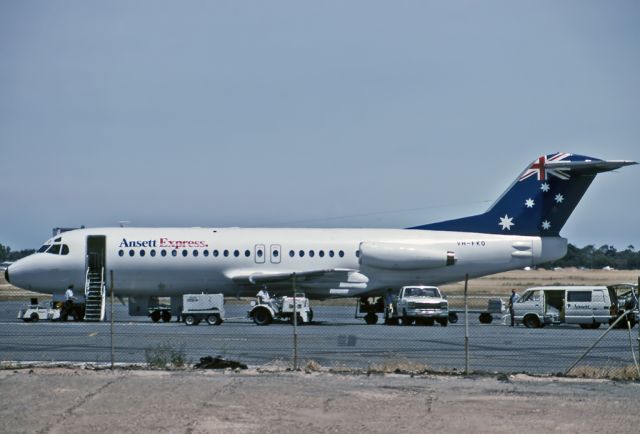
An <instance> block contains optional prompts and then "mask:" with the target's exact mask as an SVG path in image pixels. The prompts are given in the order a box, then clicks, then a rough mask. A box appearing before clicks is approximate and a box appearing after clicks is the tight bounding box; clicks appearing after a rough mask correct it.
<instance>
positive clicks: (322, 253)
mask: <svg viewBox="0 0 640 434" xmlns="http://www.w3.org/2000/svg"><path fill="white" fill-rule="evenodd" d="M318 256H320V257H321V258H324V250H320V251H319V252H318Z"/></svg>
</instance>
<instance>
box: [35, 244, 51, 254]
mask: <svg viewBox="0 0 640 434" xmlns="http://www.w3.org/2000/svg"><path fill="white" fill-rule="evenodd" d="M48 248H49V244H45V245H44V246H42V247H40V248H39V249H38V253H43V252H45V251H46V250H47V249H48Z"/></svg>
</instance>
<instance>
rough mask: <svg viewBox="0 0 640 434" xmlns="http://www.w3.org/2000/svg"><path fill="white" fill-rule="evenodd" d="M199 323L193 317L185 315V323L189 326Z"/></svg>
mask: <svg viewBox="0 0 640 434" xmlns="http://www.w3.org/2000/svg"><path fill="white" fill-rule="evenodd" d="M198 322H199V321H196V317H195V316H193V315H185V316H184V323H185V324H186V325H188V326H192V325H198Z"/></svg>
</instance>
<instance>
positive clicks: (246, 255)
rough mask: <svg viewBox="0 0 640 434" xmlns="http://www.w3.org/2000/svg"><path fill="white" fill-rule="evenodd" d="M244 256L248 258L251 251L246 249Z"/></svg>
mask: <svg viewBox="0 0 640 434" xmlns="http://www.w3.org/2000/svg"><path fill="white" fill-rule="evenodd" d="M244 256H245V257H247V258H248V257H249V256H251V252H250V251H249V250H245V251H244Z"/></svg>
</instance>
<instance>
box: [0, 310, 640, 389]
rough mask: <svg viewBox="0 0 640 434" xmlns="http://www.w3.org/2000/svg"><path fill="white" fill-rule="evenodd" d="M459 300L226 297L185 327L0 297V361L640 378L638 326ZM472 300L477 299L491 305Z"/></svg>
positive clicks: (116, 312) (122, 314)
mask: <svg viewBox="0 0 640 434" xmlns="http://www.w3.org/2000/svg"><path fill="white" fill-rule="evenodd" d="M43 301H44V300H43ZM460 301H461V300H459V299H453V298H452V299H451V306H452V308H451V309H452V310H453V311H456V312H457V313H458V321H457V322H456V323H450V324H449V325H448V326H446V327H444V326H441V325H438V324H437V323H436V324H435V325H433V326H426V325H415V324H413V325H409V326H402V325H385V324H383V319H382V318H380V319H379V320H378V322H377V323H376V324H372V325H367V324H366V323H365V321H364V320H363V319H362V318H356V316H357V315H356V301H355V300H343V301H335V300H334V301H331V302H324V303H322V302H312V308H313V310H314V318H313V321H312V323H311V324H305V325H298V326H296V327H294V326H293V325H292V324H291V322H290V321H274V322H273V323H272V324H270V325H268V326H257V325H256V324H254V322H253V321H251V320H250V319H249V318H247V312H248V310H249V308H250V306H249V300H236V299H227V300H226V305H225V310H226V320H225V322H224V323H222V324H221V325H208V324H207V323H206V322H202V323H200V324H199V325H198V326H187V325H185V324H184V323H183V322H178V321H177V320H176V318H175V316H174V317H173V318H172V320H171V321H169V322H163V321H159V322H157V323H154V322H153V321H151V319H150V318H148V317H132V316H129V312H128V307H127V306H126V305H123V304H121V303H120V302H118V301H117V300H116V301H115V302H114V304H113V305H111V304H110V303H109V300H108V299H107V303H109V304H108V305H107V307H106V318H105V321H102V322H85V321H78V322H76V321H73V320H69V321H67V322H62V321H49V320H45V319H40V320H39V321H31V322H24V321H22V320H19V319H18V318H17V313H18V311H19V310H20V308H22V307H24V305H25V304H28V302H24V301H0V323H1V324H2V325H1V326H0V361H2V362H3V363H4V364H5V365H6V364H11V363H13V362H84V363H91V364H93V363H95V364H101V365H110V364H111V363H115V364H143V365H149V366H152V367H159V366H175V367H180V366H184V365H188V364H192V363H197V362H199V361H200V359H201V358H203V357H206V356H211V357H218V356H219V357H221V358H224V359H227V360H235V361H239V362H241V363H244V364H247V365H249V366H258V367H260V366H261V367H267V366H272V365H275V366H279V367H281V368H294V367H302V368H305V367H309V366H313V367H324V368H330V369H333V370H345V371H346V370H368V371H384V372H392V371H398V372H416V371H427V370H429V371H436V372H437V371H441V372H456V373H461V372H465V371H467V370H468V371H469V372H492V373H493V372H496V373H513V372H525V373H532V374H557V373H566V372H568V371H569V370H570V372H568V373H569V374H571V375H585V376H599V377H614V378H627V379H632V378H640V376H639V375H638V372H637V370H636V366H635V362H634V358H637V357H638V355H637V354H638V343H639V340H638V339H639V337H638V328H637V327H636V328H634V329H632V330H629V329H628V328H627V327H623V328H619V329H618V328H616V329H613V330H611V331H610V332H608V333H606V334H605V335H604V337H602V336H603V333H605V328H604V327H603V328H601V329H598V330H585V329H582V328H580V327H578V326H573V325H560V326H548V327H544V328H535V329H534V328H526V327H523V326H521V325H520V326H517V327H509V318H508V315H493V321H492V322H491V323H490V324H483V323H481V322H480V319H479V311H478V310H477V309H470V312H469V314H468V315H466V316H465V314H464V310H463V309H461V308H460ZM471 301H472V303H471V305H472V306H478V305H482V304H483V303H486V300H483V299H471ZM112 311H113V316H112V315H111V312H112ZM467 338H468V339H467ZM598 339H601V340H600V341H598V342H597V345H595V346H594V347H593V348H592V349H591V350H590V351H588V352H586V351H587V350H588V349H589V347H591V346H592V345H593V344H594V343H595V342H596V341H597V340H598ZM465 342H468V345H465ZM585 352H586V354H585ZM581 357H582V358H581ZM578 360H579V362H578V363H576V361H578ZM574 365H575V366H574ZM570 368H571V369H570Z"/></svg>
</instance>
